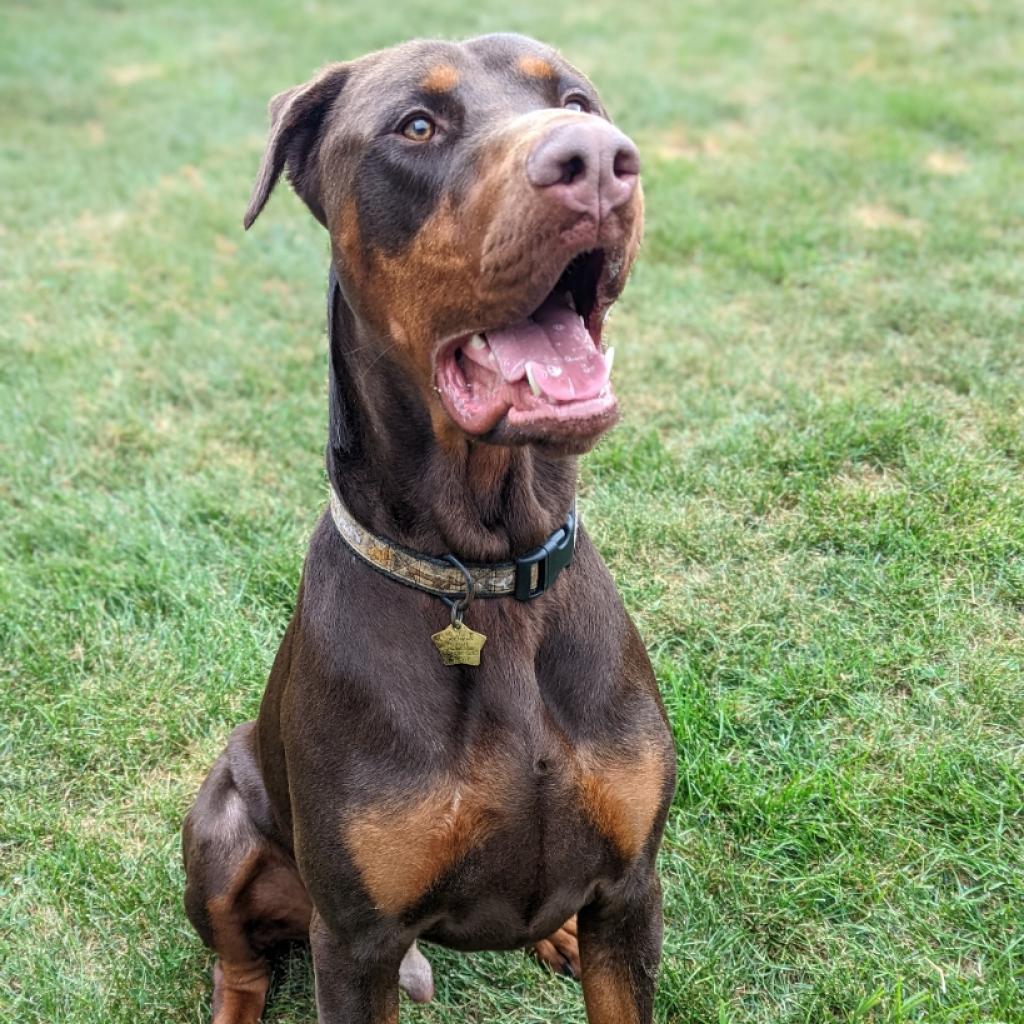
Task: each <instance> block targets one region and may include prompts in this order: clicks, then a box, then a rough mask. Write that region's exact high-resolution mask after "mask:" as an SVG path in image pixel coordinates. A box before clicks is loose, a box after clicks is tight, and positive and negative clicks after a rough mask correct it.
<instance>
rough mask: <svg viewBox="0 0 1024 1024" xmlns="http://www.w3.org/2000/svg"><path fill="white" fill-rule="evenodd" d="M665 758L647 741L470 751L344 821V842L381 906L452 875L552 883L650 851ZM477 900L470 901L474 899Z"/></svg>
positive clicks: (411, 899)
mask: <svg viewBox="0 0 1024 1024" xmlns="http://www.w3.org/2000/svg"><path fill="white" fill-rule="evenodd" d="M667 770H668V768H667V764H666V756H665V751H664V748H663V747H662V745H660V744H659V743H657V742H654V741H648V740H644V739H637V740H636V741H635V742H633V743H630V744H628V745H624V746H623V747H622V748H620V749H618V750H616V751H615V752H614V753H611V752H609V751H607V750H603V749H599V748H597V747H596V746H580V747H574V748H568V747H566V746H564V745H563V746H562V747H561V749H558V750H554V749H552V748H551V747H544V748H543V749H542V750H540V751H539V752H538V751H537V750H536V749H534V750H530V751H528V752H527V751H525V750H524V749H523V743H522V738H521V737H520V738H518V741H513V740H512V738H511V737H510V742H509V743H508V744H505V745H503V744H500V743H498V744H495V743H493V742H491V743H488V745H487V747H486V748H484V747H482V746H481V747H480V748H477V749H471V750H470V752H469V753H468V755H467V757H466V758H465V759H464V760H463V761H461V762H460V763H459V764H458V765H457V766H453V767H450V768H448V769H446V770H444V771H441V772H438V773H437V774H436V775H435V776H434V777H432V778H429V779H427V780H425V781H424V784H423V786H421V787H417V788H416V790H415V791H412V792H404V793H400V792H392V793H389V794H388V795H386V796H384V797H383V798H382V799H380V800H378V801H375V802H374V803H372V804H371V805H369V806H367V807H364V808H362V809H360V810H359V811H358V812H357V813H354V814H352V815H349V816H346V821H345V823H344V826H343V840H344V843H345V846H346V848H347V850H348V852H349V854H350V856H351V857H352V859H353V861H354V863H355V865H356V867H357V869H358V870H359V873H360V876H361V878H362V881H363V884H364V885H365V887H366V889H367V891H368V893H369V894H370V897H371V899H372V900H373V902H374V904H375V905H376V906H377V907H378V909H380V910H381V911H383V912H385V913H389V914H397V913H401V912H402V911H404V910H406V909H408V908H409V907H411V906H413V905H415V904H416V903H417V902H418V901H419V900H420V899H421V898H422V897H423V896H424V894H426V893H427V892H428V891H430V890H432V889H433V888H434V887H435V886H436V884H437V883H438V882H439V881H440V880H442V879H444V878H445V877H447V876H449V875H450V874H451V872H452V869H454V868H456V867H457V866H459V865H462V864H466V863H469V862H471V861H472V862H473V863H474V864H475V865H476V867H475V869H474V872H473V875H474V877H478V878H480V879H481V880H484V881H483V884H486V885H489V884H490V882H489V881H486V880H487V879H488V878H489V877H490V875H491V874H492V871H491V867H492V866H493V868H494V871H495V872H504V873H508V872H521V873H523V874H524V875H525V874H533V875H536V876H537V877H546V876H547V875H548V874H552V873H553V874H560V873H561V874H564V873H565V872H571V871H573V870H574V867H575V866H582V865H586V864H589V865H593V864H596V863H598V862H599V861H601V860H607V858H608V857H609V855H610V856H611V857H613V858H614V859H615V860H616V861H618V862H619V863H620V864H626V863H628V862H630V861H632V860H633V859H634V858H636V857H637V856H638V855H639V854H640V853H641V851H642V849H643V847H644V845H645V843H646V841H647V838H648V836H649V835H650V833H651V830H652V827H653V825H654V822H655V819H656V817H657V814H658V810H659V808H660V806H661V803H662V800H663V794H664V788H665V778H666V774H667ZM467 895H468V894H467Z"/></svg>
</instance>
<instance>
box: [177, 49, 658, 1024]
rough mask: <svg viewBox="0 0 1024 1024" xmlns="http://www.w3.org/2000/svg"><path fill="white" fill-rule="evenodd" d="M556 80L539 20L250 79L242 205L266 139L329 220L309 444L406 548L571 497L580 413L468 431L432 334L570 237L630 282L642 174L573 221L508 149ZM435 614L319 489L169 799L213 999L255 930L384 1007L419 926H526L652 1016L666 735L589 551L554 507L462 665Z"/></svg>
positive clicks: (234, 1004)
mask: <svg viewBox="0 0 1024 1024" xmlns="http://www.w3.org/2000/svg"><path fill="white" fill-rule="evenodd" d="M570 89H571V90H572V91H573V92H574V93H579V94H582V95H584V96H586V97H588V98H589V100H590V103H591V106H592V109H593V111H594V116H598V117H603V116H606V115H605V114H604V111H603V108H602V107H601V104H600V100H599V99H598V97H597V95H596V93H595V92H594V90H593V87H592V86H591V85H590V83H589V82H587V80H586V79H585V78H584V77H583V76H582V75H580V74H579V72H577V71H575V70H574V69H573V68H572V67H570V66H569V65H568V64H566V62H565V61H564V60H563V59H562V58H561V57H560V56H559V55H557V54H556V53H555V52H554V51H552V50H550V49H549V48H547V47H544V46H541V45H540V44H537V43H534V42H533V41H531V40H527V39H524V38H522V37H517V36H491V37H483V38H481V39H476V40H471V41H469V42H467V43H464V44H450V43H440V42H418V43H412V44H407V45H405V46H402V47H397V48H394V49H392V50H387V51H383V52H381V53H376V54H371V55H370V56H368V57H365V58H362V59H360V60H357V61H353V62H350V63H346V64H337V65H332V66H330V67H328V68H327V69H325V70H324V71H323V72H321V74H320V75H319V76H318V77H317V78H315V79H314V80H313V81H312V82H310V83H308V84H306V85H304V86H299V87H296V88H295V89H291V90H288V91H287V92H285V93H282V94H280V95H279V96H277V97H275V98H274V99H273V100H272V101H271V119H272V128H271V134H270V139H269V141H268V145H267V150H266V154H265V156H264V160H263V165H262V167H261V169H260V173H259V176H258V179H257V182H256V186H255V188H254V192H253V198H252V202H251V204H250V207H249V210H248V211H247V213H246V226H248V225H249V224H251V223H252V221H253V220H254V219H255V217H256V216H257V215H258V213H259V212H260V210H261V209H262V207H263V205H264V203H265V202H266V200H267V198H268V196H269V194H270V191H271V190H272V188H273V187H274V184H275V182H276V181H277V179H278V177H279V175H280V174H281V172H282V171H283V170H286V171H287V173H288V176H289V178H290V180H291V182H292V185H293V187H294V188H295V190H296V192H297V193H298V194H299V196H300V197H301V198H302V199H303V200H304V201H305V203H306V204H307V205H308V207H309V208H310V210H311V211H312V212H313V214H314V216H316V218H317V219H318V220H319V221H320V222H321V223H322V224H324V225H325V226H326V227H327V229H328V231H329V233H330V238H331V249H332V256H333V260H334V264H335V267H336V268H337V272H338V276H339V279H340V283H341V295H340V297H338V298H337V299H336V300H335V305H334V307H333V310H332V314H333V317H332V319H333V322H334V325H335V326H334V329H333V330H332V334H331V339H330V342H331V350H330V366H331V375H330V396H329V400H330V439H329V444H328V452H327V465H328V473H329V476H330V479H331V483H332V486H334V487H335V488H336V490H337V491H338V493H339V494H340V495H341V496H342V498H343V499H344V501H345V503H346V504H347V505H348V507H349V509H350V510H351V511H352V513H353V514H354V515H355V516H356V517H357V519H359V520H360V521H361V522H362V523H363V524H364V525H365V526H367V527H368V528H369V529H371V530H373V531H375V532H377V533H379V534H381V535H384V536H387V537H389V538H391V539H393V540H395V541H397V542H399V543H402V544H403V545H405V546H406V547H409V548H413V549H416V550H419V551H422V552H424V553H430V554H434V555H441V554H444V553H446V552H452V553H454V554H456V555H458V556H459V557H460V558H462V559H464V560H468V561H497V560H507V559H510V558H513V557H515V556H517V555H520V554H523V553H524V552H526V551H529V550H531V549H532V548H534V547H535V546H537V545H538V544H540V543H541V542H542V541H543V540H544V539H545V538H546V537H547V536H548V535H549V534H550V533H551V532H552V531H553V530H555V529H556V528H557V527H558V526H559V525H560V524H561V522H562V521H563V519H564V517H565V513H566V510H567V509H569V508H570V507H571V505H572V501H573V495H574V492H575V487H576V466H575V457H574V454H575V452H577V451H580V450H583V449H584V448H586V447H587V446H588V445H589V444H591V443H593V440H594V437H584V438H582V439H581V437H580V436H579V435H578V434H577V435H573V436H571V437H565V438H559V437H558V436H557V435H553V434H552V433H551V432H550V431H547V432H545V433H544V434H537V435H536V436H534V435H531V434H530V432H529V431H528V430H524V429H522V428H519V429H516V430H512V429H509V428H507V426H505V425H499V426H498V427H497V428H496V429H495V430H494V431H492V432H491V434H489V435H488V436H486V437H484V438H473V437H468V436H466V435H465V434H464V433H462V431H461V430H460V429H459V428H458V427H457V426H456V425H455V423H454V422H453V421H452V420H451V418H450V417H448V416H447V414H446V413H445V411H444V409H443V408H442V406H441V404H440V402H439V401H438V397H437V395H436V394H435V392H434V390H433V386H432V385H433V359H434V356H435V354H436V351H437V346H438V343H439V341H440V340H442V339H445V338H449V337H452V336H454V335H456V334H458V333H459V332H461V331H465V330H467V329H472V326H473V325H475V324H479V323H481V322H487V323H503V322H511V321H513V320H514V319H515V318H517V317H521V316H523V315H525V314H526V313H527V312H529V311H530V310H531V309H533V308H535V307H536V306H537V305H538V304H539V303H540V302H541V301H542V300H543V298H544V296H545V294H546V293H547V292H548V291H549V290H550V289H551V287H552V284H553V282H554V281H555V279H557V277H558V275H559V273H560V271H561V269H562V268H563V267H564V266H565V264H566V262H567V260H568V259H569V258H571V257H572V256H573V255H574V254H575V253H576V252H578V251H581V250H582V249H584V248H592V247H594V246H595V245H600V246H601V247H602V248H604V249H605V250H606V251H607V252H608V253H609V259H608V265H609V267H610V268H611V269H610V271H609V273H608V274H607V275H606V279H605V280H604V283H603V286H602V287H603V293H602V296H601V301H602V302H603V303H604V305H609V304H610V303H611V302H612V301H613V300H614V299H615V297H616V296H617V295H618V293H619V291H621V289H622V287H623V285H624V283H625V278H626V275H627V274H628V271H629V266H630V264H631V262H632V259H633V257H634V255H635V252H636V248H637V245H638V242H639V237H640V230H641V224H642V199H641V197H640V192H639V189H637V191H636V194H635V196H634V197H633V199H632V200H631V201H630V202H629V203H628V204H626V205H624V206H623V207H622V208H621V209H619V210H617V211H616V212H615V214H614V215H613V216H611V217H610V218H608V220H607V222H604V223H601V224H594V223H585V222H584V221H582V220H581V219H580V217H579V215H578V214H570V213H569V212H567V211H565V210H561V209H559V208H556V207H553V206H552V205H551V204H550V203H549V202H546V201H545V200H544V198H543V196H540V195H538V190H537V189H534V188H532V187H531V186H530V185H529V183H528V182H527V180H526V177H525V175H524V173H523V165H524V161H525V159H526V156H527V154H528V153H529V152H530V150H531V148H532V147H533V146H534V145H535V144H536V143H537V141H538V139H540V138H542V137H543V136H544V135H545V133H546V132H548V131H550V130H551V128H552V126H553V125H557V124H559V123H560V122H561V121H564V120H565V119H566V118H567V117H579V116H580V115H579V114H568V113H566V112H564V111H562V110H561V109H560V107H561V105H562V102H563V97H564V96H565V95H566V93H567V92H568V91H569V90H570ZM396 98H398V102H397V103H396ZM403 104H404V105H405V106H406V107H408V106H415V107H423V108H426V109H429V110H430V111H432V113H433V114H434V115H435V116H436V117H437V118H438V119H440V120H442V121H444V122H445V123H446V124H447V125H448V127H449V132H448V134H447V137H446V140H445V141H444V142H443V143H437V144H435V145H434V147H433V149H427V148H424V149H422V150H417V151H415V152H414V151H413V149H412V148H411V147H410V146H409V145H406V144H405V142H404V141H402V140H400V139H398V138H397V136H396V134H395V129H394V123H395V120H396V118H398V117H400V116H401V113H402V105H403ZM584 220H585V219H584ZM448 614H449V613H448V609H447V608H445V607H444V605H443V604H442V603H441V602H440V601H438V600H437V599H436V598H433V597H430V596H429V595H426V594H424V593H421V592H418V591H416V590H413V589H409V588H405V587H402V586H400V585H398V584H396V583H394V582H393V581H391V580H388V579H386V578H384V577H383V576H381V575H379V574H377V573H376V572H375V571H374V570H373V569H372V568H370V567H368V566H367V565H365V564H364V563H362V562H360V561H359V560H358V559H357V558H355V557H354V556H353V554H352V553H351V552H350V551H349V550H348V549H347V548H346V547H345V545H344V543H343V542H342V540H341V539H340V537H339V536H338V534H337V532H336V530H335V528H334V526H333V524H332V522H331V520H330V518H329V517H328V516H326V515H325V516H324V517H322V518H321V520H320V522H319V523H318V525H317V527H316V529H315V530H314V533H313V537H312V539H311V542H310V548H309V554H308V557H307V560H306V564H305V568H304V571H303V575H302V581H301V584H300V587H299V594H298V600H297V604H296V608H295V612H294V615H293V617H292V620H291V622H290V624H289V626H288V629H287V631H286V633H285V636H284V639H283V641H282V643H281V647H280V649H279V651H278V654H277V658H276V660H275V662H274V666H273V669H272V671H271V674H270V679H269V681H268V683H267V688H266V693H265V695H264V698H263V703H262V706H261V709H260V715H259V718H258V720H257V721H256V722H255V723H252V722H250V723H246V724H244V725H242V726H240V727H239V728H237V729H236V730H235V732H234V733H233V734H232V736H231V738H230V740H229V742H228V745H227V748H226V750H225V751H224V753H223V754H222V755H221V757H220V758H219V759H218V760H217V762H216V764H215V765H214V766H213V768H212V770H211V772H210V774H209V776H208V777H207V779H206V781H205V782H204V784H203V786H202V788H201V790H200V793H199V796H198V798H197V800H196V803H195V805H194V806H193V807H192V809H191V810H190V811H189V814H188V816H187V818H186V821H185V826H184V850H185V860H186V870H187V887H186V897H185V899H186V908H187V911H188V915H189V918H190V920H191V921H192V923H193V925H194V926H195V928H196V930H197V931H198V932H199V934H200V936H201V937H202V938H203V940H204V941H205V942H206V943H207V944H208V945H209V946H211V947H212V948H213V949H214V950H215V951H216V954H217V961H216V965H215V969H214V996H213V1013H214V1021H215V1022H216V1024H252V1022H255V1021H257V1020H258V1018H259V1016H260V1014H261V1012H262V1007H263V1002H264V998H265V994H266V990H267V984H268V978H269V966H268V960H267V955H268V953H269V952H270V951H271V950H272V949H273V947H274V946H275V945H276V944H277V943H279V942H282V941H287V940H291V939H298V938H305V937H307V936H308V937H309V939H310V941H311V943H312V949H313V960H314V968H315V974H316V991H317V1006H318V1011H319V1018H320V1020H321V1022H339V1024H340V1022H345V1024H355V1022H360V1024H384V1022H391V1021H395V1020H397V1015H398V987H399V983H400V982H401V984H402V986H403V987H404V988H405V989H406V990H407V991H408V992H409V993H410V994H411V995H412V996H413V997H414V998H429V995H430V992H431V980H430V975H429V968H428V967H427V965H426V964H425V962H424V961H423V959H422V957H421V956H420V955H419V954H418V953H417V952H416V950H415V945H414V943H415V940H416V939H417V938H421V937H422V938H424V939H428V940H431V941H436V942H441V943H445V944H447V945H450V946H453V947H455V948H458V949H479V948H492V949H493V948H512V947H517V946H527V945H531V944H533V945H535V947H536V949H537V951H538V953H539V955H540V956H541V957H542V958H543V959H545V960H546V961H547V962H549V963H551V964H552V965H553V966H561V967H563V968H566V969H568V970H572V971H581V972H582V981H583V989H584V996H585V999H586V1004H587V1013H588V1018H589V1020H590V1021H591V1024H649V1022H650V1020H651V1014H652V1001H653V988H654V978H655V975H656V971H657V965H658V960H659V955H660V945H661V911H660V895H659V888H658V881H657V877H656V874H655V870H654V860H655V855H656V852H657V849H658V845H659V842H660V838H661V833H662V829H663V827H664V822H665V816H666V814H667V809H668V804H669V801H670V798H671V794H672V790H673V785H674V777H675V776H674V756H673V751H672V744H671V738H670V734H669V731H668V728H667V725H666V721H665V716H664V712H663V710H662V707H661V703H660V700H659V697H658V693H657V689H656V686H655V682H654V678H653V674H652V672H651V667H650V664H649V662H648V659H647V656H646V653H645V652H644V648H643V645H642V643H641V641H640V638H639V636H638V634H637V632H636V630H635V628H634V626H633V624H632V622H631V621H630V620H629V617H628V616H627V614H626V612H625V610H624V608H623V606H622V602H621V600H620V599H619V597H618V595H617V594H616V591H615V588H614V585H613V583H612V581H611V578H610V577H609V575H608V572H607V570H606V569H605V567H604V564H603V563H602V561H601V559H600V556H599V555H598V554H597V552H596V551H595V549H594V547H593V545H592V544H591V542H590V540H589V538H588V537H587V535H586V533H585V532H583V531H581V533H580V535H579V539H578V543H577V549H576V555H575V560H574V561H573V563H572V565H571V566H570V567H569V568H568V569H566V570H565V572H564V573H563V574H562V576H561V577H559V579H558V581H557V584H556V585H555V586H554V587H553V588H552V589H551V590H550V591H549V592H548V593H546V594H545V595H543V596H542V597H541V598H539V599H537V600H535V601H532V602H530V603H522V604H521V603H518V602H516V601H514V600H512V599H511V598H508V599H500V600H491V601H482V600H481V601H477V602H476V603H475V604H474V605H473V607H472V617H471V625H472V626H473V628H474V629H477V630H479V631H480V632H483V633H485V634H486V635H487V637H488V641H487V647H486V652H485V657H484V659H483V663H482V664H481V665H480V666H479V667H478V668H452V667H445V666H444V665H442V663H441V662H440V660H439V658H438V657H437V654H436V652H435V651H434V649H433V647H432V645H431V643H430V635H431V633H433V632H436V631H437V630H438V629H440V628H442V627H443V626H444V625H445V624H446V623H447V619H448ZM577 938H578V956H577Z"/></svg>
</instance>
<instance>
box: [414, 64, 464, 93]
mask: <svg viewBox="0 0 1024 1024" xmlns="http://www.w3.org/2000/svg"><path fill="white" fill-rule="evenodd" d="M458 84H459V71H458V68H455V67H453V66H452V65H451V64H436V65H434V67H432V68H431V69H430V70H429V71H428V72H427V74H426V77H425V78H424V79H423V80H422V81H421V82H420V88H421V89H425V90H426V91H427V92H451V90H452V89H454V88H455V86H457V85H458Z"/></svg>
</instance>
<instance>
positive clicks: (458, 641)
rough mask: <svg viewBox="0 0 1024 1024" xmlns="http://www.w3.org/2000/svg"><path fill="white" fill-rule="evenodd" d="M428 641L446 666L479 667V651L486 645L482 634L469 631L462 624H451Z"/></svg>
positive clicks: (485, 639)
mask: <svg viewBox="0 0 1024 1024" xmlns="http://www.w3.org/2000/svg"><path fill="white" fill-rule="evenodd" d="M430 639H431V640H433V641H434V646H435V647H436V648H437V649H438V651H439V652H440V655H441V660H442V661H443V662H444V663H445V664H446V665H479V664H480V651H481V650H482V649H483V646H484V644H485V643H487V637H486V636H484V634H483V633H477V632H476V630H473V629H470V628H469V626H467V625H466V624H465V623H464V622H453V623H452V624H451V625H450V626H445V628H444V629H442V630H441V632H440V633H435V634H434V635H433V636H432V637H431V638H430Z"/></svg>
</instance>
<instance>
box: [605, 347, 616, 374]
mask: <svg viewBox="0 0 1024 1024" xmlns="http://www.w3.org/2000/svg"><path fill="white" fill-rule="evenodd" d="M614 362H615V349H614V348H610V349H608V351H607V352H605V354H604V365H605V369H607V371H608V376H609V377H610V376H611V375H612V364H613V363H614Z"/></svg>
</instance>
